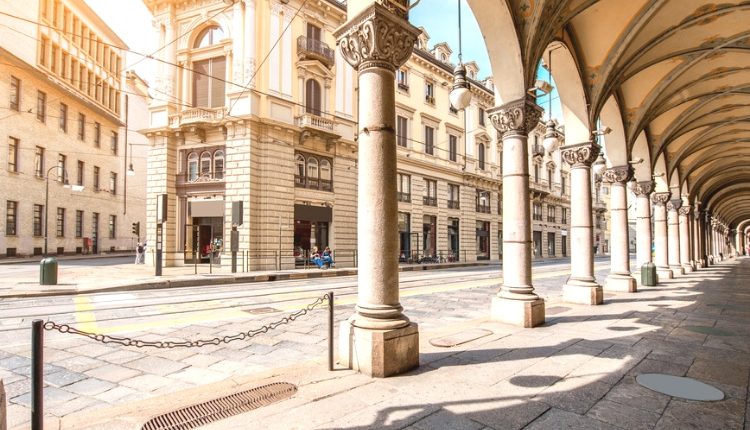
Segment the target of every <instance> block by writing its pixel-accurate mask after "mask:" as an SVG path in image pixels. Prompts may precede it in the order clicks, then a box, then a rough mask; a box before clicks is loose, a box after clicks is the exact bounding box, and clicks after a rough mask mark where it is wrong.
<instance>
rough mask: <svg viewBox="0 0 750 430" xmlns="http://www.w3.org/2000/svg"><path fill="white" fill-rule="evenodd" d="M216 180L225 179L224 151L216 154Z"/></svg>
mask: <svg viewBox="0 0 750 430" xmlns="http://www.w3.org/2000/svg"><path fill="white" fill-rule="evenodd" d="M214 179H224V151H216V152H214Z"/></svg>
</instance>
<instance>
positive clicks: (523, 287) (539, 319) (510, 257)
mask: <svg viewBox="0 0 750 430" xmlns="http://www.w3.org/2000/svg"><path fill="white" fill-rule="evenodd" d="M487 113H488V114H489V117H490V120H491V121H492V125H493V126H494V127H495V128H496V129H497V131H498V132H499V133H500V136H502V140H503V161H502V162H503V267H505V268H507V269H509V270H504V271H503V286H502V287H501V288H500V291H499V292H498V294H497V296H496V297H494V298H493V299H492V315H491V317H492V319H494V320H499V321H502V322H506V323H509V324H514V325H518V326H523V327H535V326H538V325H540V324H543V323H544V300H542V299H540V298H539V296H537V295H536V294H534V287H533V286H532V284H531V247H532V242H531V217H530V215H531V214H530V204H529V155H528V145H527V137H528V133H529V131H531V130H533V129H534V128H535V127H536V126H537V124H538V123H539V118H540V117H541V115H542V109H541V108H540V107H539V106H538V105H537V104H536V103H535V101H534V99H533V98H532V97H530V96H526V97H524V98H522V99H520V100H516V101H513V102H510V103H507V104H504V105H502V106H497V107H494V108H492V109H490V110H488V111H487Z"/></svg>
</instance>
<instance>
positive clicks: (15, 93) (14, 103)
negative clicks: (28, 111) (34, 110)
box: [10, 76, 21, 111]
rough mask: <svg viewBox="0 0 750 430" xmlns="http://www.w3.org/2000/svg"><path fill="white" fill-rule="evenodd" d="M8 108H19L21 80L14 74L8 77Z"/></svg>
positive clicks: (16, 109)
mask: <svg viewBox="0 0 750 430" xmlns="http://www.w3.org/2000/svg"><path fill="white" fill-rule="evenodd" d="M10 108H11V110H15V111H18V110H19V109H21V80H20V79H18V78H17V77H15V76H11V77H10Z"/></svg>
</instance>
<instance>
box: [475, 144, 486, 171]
mask: <svg viewBox="0 0 750 430" xmlns="http://www.w3.org/2000/svg"><path fill="white" fill-rule="evenodd" d="M477 160H479V169H480V170H484V143H480V144H479V145H478V146H477Z"/></svg>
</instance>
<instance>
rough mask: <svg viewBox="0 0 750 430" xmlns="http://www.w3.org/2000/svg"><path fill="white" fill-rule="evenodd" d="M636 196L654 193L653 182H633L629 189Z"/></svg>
mask: <svg viewBox="0 0 750 430" xmlns="http://www.w3.org/2000/svg"><path fill="white" fill-rule="evenodd" d="M631 191H633V194H635V195H636V196H646V197H648V196H649V194H651V193H653V192H654V181H641V182H634V183H633V187H632V189H631Z"/></svg>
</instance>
